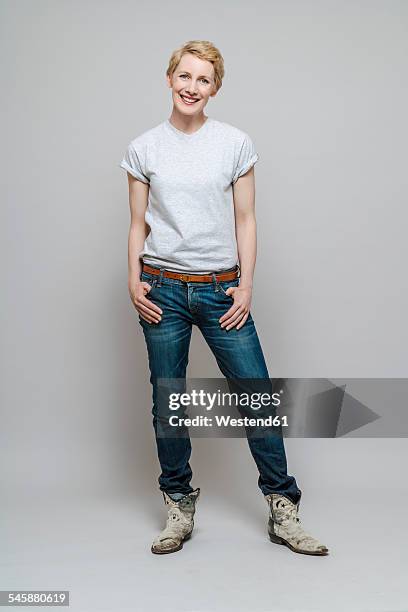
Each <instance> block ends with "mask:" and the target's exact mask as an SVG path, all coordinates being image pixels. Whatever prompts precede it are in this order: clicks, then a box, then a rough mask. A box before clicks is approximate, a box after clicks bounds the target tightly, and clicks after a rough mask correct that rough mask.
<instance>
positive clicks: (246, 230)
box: [220, 166, 256, 329]
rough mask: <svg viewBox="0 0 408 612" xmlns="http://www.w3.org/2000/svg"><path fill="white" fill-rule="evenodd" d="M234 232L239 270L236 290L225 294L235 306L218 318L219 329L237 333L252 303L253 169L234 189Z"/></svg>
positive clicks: (253, 252) (253, 265) (239, 180)
mask: <svg viewBox="0 0 408 612" xmlns="http://www.w3.org/2000/svg"><path fill="white" fill-rule="evenodd" d="M233 194H234V209H235V232H236V237H237V247H238V257H239V265H240V269H241V277H240V283H239V286H238V287H230V288H229V289H227V294H229V295H231V296H232V297H233V298H234V304H233V305H232V306H231V308H230V309H229V310H228V311H227V312H226V313H225V314H224V315H223V316H222V317H221V319H220V323H221V327H226V328H227V329H230V328H231V327H235V326H236V327H237V329H239V328H240V327H242V326H243V325H244V324H245V321H246V320H247V318H248V316H249V311H250V308H251V299H252V283H253V276H254V270H255V261H256V220H255V173H254V167H253V166H252V167H251V169H250V170H248V172H247V173H246V174H244V175H242V176H241V177H240V178H239V179H238V180H237V181H236V183H234V185H233Z"/></svg>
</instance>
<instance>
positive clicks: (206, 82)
mask: <svg viewBox="0 0 408 612" xmlns="http://www.w3.org/2000/svg"><path fill="white" fill-rule="evenodd" d="M201 80H202V81H203V82H204V83H205V84H206V85H208V84H209V82H210V81H207V79H201Z"/></svg>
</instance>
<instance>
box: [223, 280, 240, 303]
mask: <svg viewBox="0 0 408 612" xmlns="http://www.w3.org/2000/svg"><path fill="white" fill-rule="evenodd" d="M238 286H239V278H234V280H232V281H221V282H219V283H218V287H219V288H220V289H221V291H222V293H223V294H224V295H225V296H226V297H227V298H230V299H231V300H233V299H234V298H233V297H232V295H229V294H228V293H227V289H229V288H230V287H238Z"/></svg>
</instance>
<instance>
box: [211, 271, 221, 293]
mask: <svg viewBox="0 0 408 612" xmlns="http://www.w3.org/2000/svg"><path fill="white" fill-rule="evenodd" d="M211 276H212V279H213V284H214V286H215V289H214V291H219V290H220V288H219V285H218V281H217V277H216V276H215V272H211Z"/></svg>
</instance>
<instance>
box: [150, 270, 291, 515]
mask: <svg viewBox="0 0 408 612" xmlns="http://www.w3.org/2000/svg"><path fill="white" fill-rule="evenodd" d="M140 280H143V281H146V282H148V283H149V285H151V287H152V289H151V291H150V292H149V293H148V294H147V295H146V297H147V298H148V299H149V300H150V301H152V302H153V303H154V304H156V305H157V306H159V307H160V308H161V310H162V311H163V313H162V315H161V317H162V319H161V321H160V322H159V323H149V322H148V321H145V320H144V319H142V317H141V316H140V315H139V323H140V325H141V326H142V329H143V333H144V337H145V341H146V346H147V352H148V358H149V368H150V382H151V383H152V386H153V409H152V414H153V427H154V430H155V434H156V444H157V451H158V457H159V462H160V466H161V470H162V473H161V475H160V477H159V479H158V480H159V487H160V490H161V491H165V492H166V493H167V494H168V495H170V496H172V495H173V494H187V493H191V492H192V491H193V490H194V489H193V488H192V487H191V486H190V480H191V478H192V470H191V467H190V464H189V459H190V455H191V442H190V438H189V436H188V435H187V436H186V437H171V438H170V437H167V438H166V437H161V436H159V435H158V431H157V430H158V427H157V424H158V414H157V379H158V378H161V377H162V378H179V379H183V378H184V379H185V377H186V370H187V363H188V354H189V347H190V340H191V333H192V326H193V325H197V326H198V328H199V329H200V331H201V333H202V334H203V336H204V339H205V341H206V342H207V344H208V346H209V347H210V349H211V351H212V352H213V354H214V357H215V359H216V360H217V363H218V366H219V368H220V370H221V372H222V374H223V375H224V376H225V377H227V378H233V379H234V378H235V379H240V378H248V379H249V378H263V379H267V378H269V374H268V369H267V366H266V363H265V359H264V356H263V352H262V348H261V345H260V342H259V339H258V334H257V331H256V328H255V323H254V320H253V318H252V315H251V313H249V316H248V318H247V320H246V322H245V324H244V325H243V326H242V327H241V328H240V329H238V330H237V329H236V327H232V328H230V329H229V330H226V329H225V328H221V325H220V323H219V318H220V317H221V316H222V315H223V314H225V312H226V311H227V310H228V309H229V308H230V306H231V305H232V304H233V302H234V301H233V298H232V297H230V296H228V295H227V294H226V293H225V292H226V290H227V289H228V287H237V286H238V285H239V278H236V279H234V280H232V281H222V282H220V281H218V282H216V280H215V279H214V280H213V281H212V282H209V283H202V282H185V281H181V280H176V279H171V278H165V277H164V276H163V274H160V276H157V275H152V274H147V273H146V272H142V273H141V275H140ZM247 440H248V444H249V448H250V451H251V453H252V456H253V458H254V460H255V462H256V465H257V467H258V471H259V479H258V486H259V488H260V489H261V491H262V493H263V494H264V495H267V494H269V493H280V494H281V495H285V496H286V497H288V498H289V499H290V500H291V501H293V502H294V503H297V502H298V501H299V500H300V497H301V491H300V489H299V488H298V486H297V483H296V480H295V478H294V477H293V476H289V475H288V473H287V463H286V454H285V448H284V441H283V436H276V435H274V436H267V437H251V436H247ZM178 497H180V496H178ZM175 499H177V496H176V495H175Z"/></svg>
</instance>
